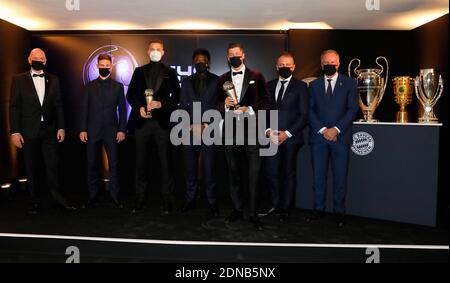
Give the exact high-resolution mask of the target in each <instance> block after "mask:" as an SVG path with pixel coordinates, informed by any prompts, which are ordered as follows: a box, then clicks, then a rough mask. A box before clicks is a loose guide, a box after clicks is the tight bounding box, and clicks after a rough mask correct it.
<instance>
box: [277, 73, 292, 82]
mask: <svg viewBox="0 0 450 283" xmlns="http://www.w3.org/2000/svg"><path fill="white" fill-rule="evenodd" d="M291 79H292V75H290V76H289V78H287V79H283V78H281V77H279V76H278V81H279V82H281V81H283V82H288V83H289V82H290V81H291Z"/></svg>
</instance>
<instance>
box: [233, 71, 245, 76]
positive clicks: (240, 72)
mask: <svg viewBox="0 0 450 283" xmlns="http://www.w3.org/2000/svg"><path fill="white" fill-rule="evenodd" d="M242 74H243V73H242V71H239V72H233V76H236V75H242Z"/></svg>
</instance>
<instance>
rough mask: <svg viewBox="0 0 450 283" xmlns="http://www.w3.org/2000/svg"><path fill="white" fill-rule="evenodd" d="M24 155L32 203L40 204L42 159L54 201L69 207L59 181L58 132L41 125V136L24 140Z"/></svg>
mask: <svg viewBox="0 0 450 283" xmlns="http://www.w3.org/2000/svg"><path fill="white" fill-rule="evenodd" d="M23 154H24V160H25V170H26V175H27V179H28V191H29V193H30V198H31V202H33V203H39V197H38V192H37V189H36V187H37V186H38V184H39V174H40V170H39V169H40V167H41V166H42V164H41V162H40V161H41V157H42V160H43V163H44V164H43V165H44V167H45V173H46V177H47V185H48V188H49V190H50V193H51V195H52V198H53V200H54V201H55V203H57V204H61V205H67V203H66V200H65V199H64V197H63V196H62V195H61V193H60V184H59V180H58V162H59V158H58V142H57V139H56V131H55V130H54V129H52V128H49V127H48V126H47V125H45V124H43V123H41V125H40V128H39V134H38V136H37V137H36V138H31V139H29V138H24V144H23ZM41 155H42V156H41Z"/></svg>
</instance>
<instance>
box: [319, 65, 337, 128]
mask: <svg viewBox="0 0 450 283" xmlns="http://www.w3.org/2000/svg"><path fill="white" fill-rule="evenodd" d="M338 75H339V74H338V72H336V73H335V74H334V75H333V76H332V77H331V78H329V77H327V76H325V75H324V76H323V79H324V80H325V93H327V88H328V80H329V79H331V90H332V92H334V87H335V86H336V82H337V78H338ZM334 128H335V129H336V130H337V131H338V134H340V133H341V130H339V128H338V127H336V126H335V127H334ZM326 129H327V127H323V128H321V129H320V130H319V134H322V133H323V131H325V130H326Z"/></svg>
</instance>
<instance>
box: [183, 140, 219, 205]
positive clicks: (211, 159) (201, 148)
mask: <svg viewBox="0 0 450 283" xmlns="http://www.w3.org/2000/svg"><path fill="white" fill-rule="evenodd" d="M183 148H184V157H185V164H186V200H187V201H192V200H194V198H195V195H196V193H197V189H198V185H199V184H198V170H197V169H198V163H199V157H200V153H201V157H202V161H203V177H204V183H205V191H206V197H207V199H208V203H210V204H214V203H215V202H216V199H217V193H216V176H215V174H214V173H215V171H214V170H215V162H216V147H215V146H214V145H210V146H206V145H185V146H184V147H183Z"/></svg>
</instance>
